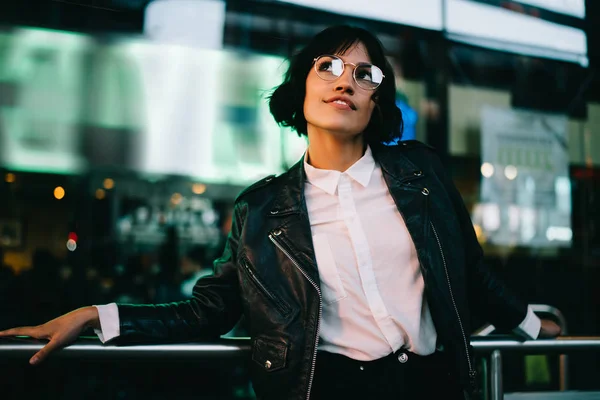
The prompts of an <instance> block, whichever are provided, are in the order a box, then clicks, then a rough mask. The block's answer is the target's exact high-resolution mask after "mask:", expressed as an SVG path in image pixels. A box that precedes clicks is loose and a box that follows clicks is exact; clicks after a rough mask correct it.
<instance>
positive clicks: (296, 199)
mask: <svg viewBox="0 0 600 400" xmlns="http://www.w3.org/2000/svg"><path fill="white" fill-rule="evenodd" d="M280 179H282V182H281V184H280V186H279V187H280V189H279V193H277V196H276V197H275V201H274V202H273V204H272V206H271V209H270V210H269V215H268V218H269V219H271V220H272V221H274V222H275V223H274V224H272V225H274V226H276V228H275V229H273V230H271V231H270V232H269V235H271V238H272V240H274V241H275V242H276V243H277V245H279V246H282V247H283V250H284V251H285V252H287V253H288V254H286V255H287V256H288V257H289V258H291V259H292V261H293V262H294V263H297V264H299V265H298V267H300V268H302V270H303V271H304V272H305V273H306V274H307V275H308V277H309V278H311V279H312V280H314V282H316V283H317V284H318V283H319V272H318V268H317V262H316V258H315V250H314V247H313V242H312V231H311V228H310V220H309V218H308V210H307V208H306V201H305V199H304V182H305V181H306V174H305V172H304V158H302V159H300V161H299V162H297V163H296V164H295V165H294V166H293V167H291V168H290V169H289V170H288V171H287V172H286V173H285V174H283V175H282V176H281V177H280Z"/></svg>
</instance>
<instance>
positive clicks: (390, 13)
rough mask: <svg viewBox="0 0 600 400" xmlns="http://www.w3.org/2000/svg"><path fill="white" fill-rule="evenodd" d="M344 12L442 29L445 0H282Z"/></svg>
mask: <svg viewBox="0 0 600 400" xmlns="http://www.w3.org/2000/svg"><path fill="white" fill-rule="evenodd" d="M280 1H282V2H284V3H292V4H297V5H299V6H304V7H310V8H316V9H319V10H323V11H329V12H333V13H337V14H341V15H350V16H353V17H359V18H367V19H373V20H379V21H386V22H392V23H396V24H403V25H410V26H417V27H419V28H425V29H432V30H436V31H441V30H442V0H394V1H390V0H370V1H368V2H367V1H365V0H329V1H323V0H280Z"/></svg>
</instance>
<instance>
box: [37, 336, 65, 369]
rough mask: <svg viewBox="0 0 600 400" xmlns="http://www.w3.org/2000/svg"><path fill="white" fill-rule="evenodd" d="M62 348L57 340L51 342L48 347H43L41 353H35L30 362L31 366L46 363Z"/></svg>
mask: <svg viewBox="0 0 600 400" xmlns="http://www.w3.org/2000/svg"><path fill="white" fill-rule="evenodd" d="M59 347H60V344H59V343H58V341H56V340H51V341H50V342H48V344H47V345H45V346H44V347H42V349H41V350H40V351H38V352H37V353H35V354H34V355H33V357H31V359H30V360H29V364H31V365H36V364H39V363H41V362H42V361H44V360H45V359H46V358H48V356H49V355H50V354H51V353H52V352H53V351H55V350H57V349H58V348H59Z"/></svg>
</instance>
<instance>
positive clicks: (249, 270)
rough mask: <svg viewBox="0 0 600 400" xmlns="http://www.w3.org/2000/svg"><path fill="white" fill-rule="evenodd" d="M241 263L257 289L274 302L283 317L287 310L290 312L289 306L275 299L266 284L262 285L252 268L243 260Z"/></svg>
mask: <svg viewBox="0 0 600 400" xmlns="http://www.w3.org/2000/svg"><path fill="white" fill-rule="evenodd" d="M242 264H243V265H244V269H245V270H246V272H247V273H248V276H249V277H250V279H251V280H252V282H254V284H255V285H256V287H258V289H259V290H260V291H261V292H262V293H263V294H264V295H265V296H266V297H267V298H268V299H269V300H271V302H272V303H273V304H275V306H276V307H277V308H278V309H279V311H280V312H281V315H283V316H284V317H285V316H287V315H288V314H289V312H290V308H289V307H288V306H287V305H286V304H284V303H282V302H281V301H280V300H279V299H277V297H275V295H273V293H271V292H270V291H269V289H267V288H266V286H265V285H263V283H262V282H261V281H260V280H259V279H258V277H257V276H256V274H255V273H254V271H252V268H250V266H249V265H248V262H246V261H243V262H242Z"/></svg>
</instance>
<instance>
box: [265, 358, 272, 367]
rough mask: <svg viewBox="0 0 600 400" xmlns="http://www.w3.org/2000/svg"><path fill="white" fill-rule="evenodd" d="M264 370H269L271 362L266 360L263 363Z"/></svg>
mask: <svg viewBox="0 0 600 400" xmlns="http://www.w3.org/2000/svg"><path fill="white" fill-rule="evenodd" d="M265 368H266V369H271V361H269V360H267V361H266V362H265Z"/></svg>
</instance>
